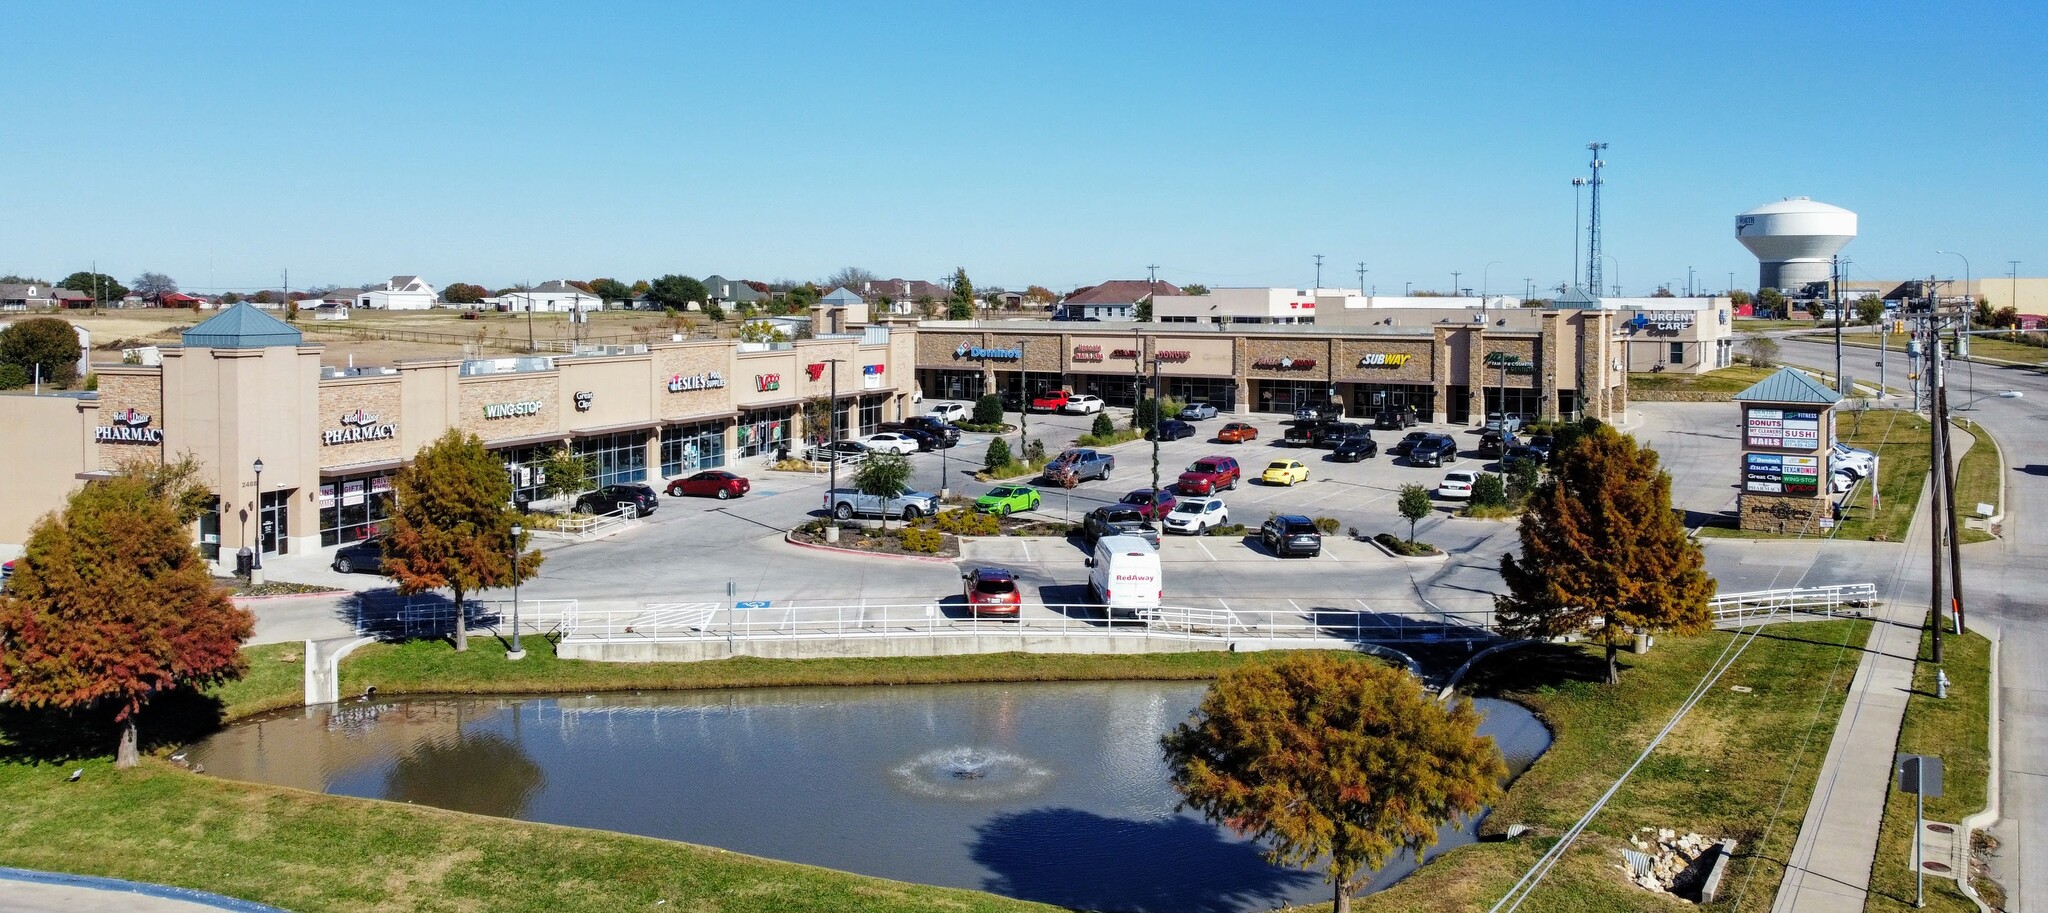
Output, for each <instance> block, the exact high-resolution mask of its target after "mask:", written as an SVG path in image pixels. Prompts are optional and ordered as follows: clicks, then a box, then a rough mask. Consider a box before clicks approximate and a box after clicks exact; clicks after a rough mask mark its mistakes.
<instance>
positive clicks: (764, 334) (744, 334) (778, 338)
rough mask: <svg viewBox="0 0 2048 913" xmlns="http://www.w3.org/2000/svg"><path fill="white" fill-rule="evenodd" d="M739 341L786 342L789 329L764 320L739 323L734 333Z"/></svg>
mask: <svg viewBox="0 0 2048 913" xmlns="http://www.w3.org/2000/svg"><path fill="white" fill-rule="evenodd" d="M735 335H736V336H737V337H738V339H739V341H741V342H788V341H789V331H788V330H785V329H783V328H781V327H779V326H776V325H775V324H772V323H768V322H765V321H755V322H753V323H743V324H740V331H739V332H738V333H737V334H735Z"/></svg>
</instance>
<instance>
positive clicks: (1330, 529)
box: [1314, 517, 1343, 536]
mask: <svg viewBox="0 0 2048 913" xmlns="http://www.w3.org/2000/svg"><path fill="white" fill-rule="evenodd" d="M1314 522H1315V524H1316V532H1319V533H1322V534H1323V535H1325V536H1331V535H1335V534H1336V532H1337V530H1338V529H1339V528H1341V527H1342V526H1343V524H1341V523H1338V522H1337V518H1336V517H1317V518H1315V521H1314Z"/></svg>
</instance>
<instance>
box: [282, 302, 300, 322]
mask: <svg viewBox="0 0 2048 913" xmlns="http://www.w3.org/2000/svg"><path fill="white" fill-rule="evenodd" d="M284 321H285V322H286V323H298V322H299V301H298V299H296V298H294V299H292V300H290V301H287V302H285V303H284Z"/></svg>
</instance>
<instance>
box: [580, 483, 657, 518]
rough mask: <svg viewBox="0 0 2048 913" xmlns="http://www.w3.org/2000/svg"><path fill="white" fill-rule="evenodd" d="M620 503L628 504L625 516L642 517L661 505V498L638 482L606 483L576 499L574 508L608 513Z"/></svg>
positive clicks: (589, 512) (584, 511)
mask: <svg viewBox="0 0 2048 913" xmlns="http://www.w3.org/2000/svg"><path fill="white" fill-rule="evenodd" d="M621 505H630V509H629V510H628V512H627V514H626V516H629V517H644V516H647V515H648V514H651V513H654V509H655V508H656V507H660V506H661V499H660V498H658V497H656V496H655V494H654V489H653V488H650V487H648V486H646V485H643V484H641V483H639V482H631V483H628V484H625V485H606V486H605V487H603V488H600V489H598V490H596V491H593V492H591V493H589V494H587V495H584V496H583V497H580V498H577V499H576V509H577V510H578V511H580V512H582V513H586V514H608V513H611V512H612V511H615V510H619V509H620V507H621Z"/></svg>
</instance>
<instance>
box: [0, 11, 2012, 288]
mask: <svg viewBox="0 0 2048 913" xmlns="http://www.w3.org/2000/svg"><path fill="white" fill-rule="evenodd" d="M0 35H5V36H7V39H6V40H7V43H8V45H9V47H10V48H12V49H14V50H13V51H11V52H10V56H12V57H13V61H12V62H11V63H10V64H9V66H8V74H7V76H6V77H5V78H4V79H0V113H4V115H5V117H6V120H7V126H8V127H9V129H8V130H7V135H8V140H7V141H6V142H5V143H0V273H6V272H19V273H25V274H31V275H39V276H42V277H45V278H49V279H57V278H60V277H61V276H62V275H64V274H66V273H69V272H71V271H73V270H77V269H84V268H86V267H87V265H88V262H89V261H91V260H93V259H95V258H97V260H98V263H99V265H100V267H101V269H102V271H104V272H109V273H112V274H114V275H116V276H117V277H120V278H122V279H124V280H125V279H127V278H129V277H131V276H133V275H135V274H137V273H139V272H142V271H144V270H156V271H160V272H166V273H169V274H171V275H172V276H174V277H175V278H177V279H178V280H179V281H180V282H181V283H182V284H183V285H184V286H186V287H187V288H189V289H207V288H217V289H227V288H236V287H242V288H249V287H259V286H263V285H266V284H268V285H273V286H274V285H275V284H276V282H277V281H278V278H277V277H278V273H279V271H280V269H283V268H289V269H290V270H291V276H292V284H293V286H294V287H304V286H308V285H313V284H319V283H332V284H355V283H359V282H363V281H365V280H370V279H375V278H382V277H385V276H389V275H391V274H394V273H418V274H421V275H424V276H425V277H427V278H428V279H429V280H430V281H434V282H437V283H441V284H446V283H448V282H453V281H469V282H478V283H481V284H484V285H490V286H497V285H504V284H510V283H512V282H517V281H521V280H530V281H535V282H538V281H541V280H544V279H550V278H559V277H567V278H592V277H596V276H614V277H620V278H625V279H634V278H643V277H651V276H655V275H659V274H662V273H669V272H680V273H688V274H692V275H697V276H703V275H707V274H710V273H721V274H723V275H726V276H729V277H745V278H755V279H763V280H772V279H777V278H784V277H788V278H797V279H808V278H818V277H822V276H824V275H825V274H827V273H829V272H831V271H833V270H835V269H836V268H838V267H842V266H847V265H858V266H862V267H865V268H867V269H870V270H873V271H875V272H877V273H879V274H881V275H883V276H902V277H905V278H929V279H936V278H939V277H940V276H942V275H945V274H947V273H950V272H951V270H952V268H953V267H955V266H964V267H966V268H967V270H968V272H969V274H970V275H971V276H972V277H973V278H974V279H975V280H976V281H977V282H978V283H980V284H1000V285H1004V286H1008V287H1011V288H1021V287H1023V286H1024V285H1026V284H1029V283H1037V284H1042V285H1046V286H1050V287H1053V288H1055V289H1061V290H1064V289H1067V288H1071V287H1073V286H1076V285H1082V284H1090V283H1094V282H1098V281H1101V280H1104V279H1110V278H1142V277H1143V276H1144V275H1145V269H1144V267H1145V266H1146V265H1147V264H1158V265H1159V267H1160V270H1159V275H1160V277H1161V278H1164V279H1170V280H1173V281H1176V282H1183V283H1186V282H1201V283H1205V284H1208V285H1211V286H1227V285H1291V284H1305V283H1307V282H1309V281H1311V280H1312V278H1313V261H1312V259H1311V255H1312V254H1317V253H1321V254H1325V255H1327V258H1326V265H1325V267H1324V281H1325V284H1329V285H1334V284H1338V283H1339V282H1340V281H1343V282H1355V281H1356V274H1355V270H1356V264H1357V263H1358V262H1359V261H1361V260H1363V261H1365V262H1366V264H1367V265H1368V267H1369V268H1370V270H1371V272H1370V273H1368V274H1367V283H1368V284H1370V285H1376V286H1377V287H1378V289H1379V291H1380V292H1381V293H1382V294H1385V293H1388V292H1389V291H1390V290H1391V292H1392V293H1396V294H1398V293H1399V292H1400V290H1401V289H1402V287H1403V283H1404V282H1413V283H1414V285H1415V287H1416V288H1440V289H1448V288H1449V287H1450V286H1451V273H1452V271H1453V270H1459V271H1462V272H1463V273H1464V278H1463V280H1462V281H1461V282H1460V284H1461V285H1464V286H1467V287H1471V288H1474V289H1475V290H1476V289H1479V288H1480V287H1481V284H1482V282H1484V283H1486V284H1487V285H1488V286H1490V289H1491V290H1492V291H1494V292H1496V293H1503V292H1513V293H1520V292H1521V290H1522V289H1523V283H1524V279H1525V278H1527V279H1531V280H1533V281H1534V282H1535V284H1537V285H1538V286H1542V285H1544V284H1552V285H1554V284H1556V283H1557V282H1559V281H1562V280H1565V279H1567V278H1569V277H1570V276H1571V275H1572V267H1573V264H1572V263H1571V260H1572V256H1571V251H1572V243H1573V234H1574V232H1573V224H1572V222H1573V218H1572V212H1573V201H1572V197H1573V191H1572V187H1571V183H1570V181H1571V178H1572V177H1574V176H1580V175H1583V174H1584V173H1585V165H1586V161H1587V158H1588V155H1587V153H1586V150H1585V148H1584V147H1585V144H1586V143H1587V142H1588V141H1590V140H1596V139H1597V140H1601V141H1604V142H1607V143H1609V144H1610V148H1609V149H1608V150H1607V152H1606V154H1605V155H1606V159H1607V162H1608V169H1607V171H1606V180H1607V184H1606V186H1605V193H1604V202H1605V208H1606V221H1605V226H1604V229H1605V231H1604V234H1605V242H1606V250H1607V252H1608V253H1610V254H1612V255H1613V256H1614V258H1615V261H1616V267H1618V272H1619V279H1620V282H1621V284H1622V285H1623V286H1624V291H1625V292H1627V293H1630V294H1646V293H1647V292H1648V291H1649V289H1650V288H1652V287H1653V286H1655V285H1657V284H1662V283H1665V282H1668V281H1671V280H1673V279H1676V280H1677V281H1678V284H1679V285H1680V287H1681V288H1682V287H1683V285H1684V282H1685V277H1686V268H1687V267H1688V266H1691V267H1694V268H1695V269H1696V271H1697V276H1698V279H1697V280H1696V281H1697V282H1698V283H1699V284H1700V285H1701V286H1703V287H1713V288H1720V287H1722V286H1725V285H1726V284H1727V282H1728V275H1729V273H1730V272H1733V273H1734V275H1735V280H1736V283H1737V284H1738V285H1741V286H1753V285H1754V284H1755V280H1756V266H1755V261H1754V260H1753V259H1752V258H1751V257H1750V256H1749V255H1748V254H1747V252H1745V251H1744V250H1743V249H1742V248H1741V247H1740V246H1739V245H1738V244H1737V243H1736V242H1735V241H1734V239H1733V237H1732V235H1733V216H1734V215H1735V213H1737V212H1740V211H1742V210H1744V209H1747V208H1749V207H1751V206H1755V205H1757V204H1760V203H1764V202H1768V201H1771V200H1776V199H1778V198H1780V197H1783V196H1788V195H1800V194H1803V195H1810V196H1812V197H1813V198H1815V199H1817V200H1823V201H1826V202H1830V203H1834V204H1836V205H1840V206H1844V207H1847V208H1849V209H1853V210H1855V211H1857V212H1858V213H1859V214H1860V216H1861V225H1862V236H1861V237H1860V238H1859V239H1858V240H1857V241H1855V242H1854V243H1853V244H1851V245H1850V246H1849V248H1848V249H1847V250H1846V251H1845V252H1844V256H1846V257H1849V258H1850V259H1852V260H1853V261H1854V265H1852V266H1851V267H1848V268H1847V269H1845V273H1846V274H1848V275H1849V276H1851V277H1852V278H1863V277H1872V278H1895V277H1903V276H1910V275H1926V274H1929V273H1935V274H1939V275H1942V276H1950V275H1960V273H1961V271H1962V262H1961V261H1960V260H1959V259H1958V258H1955V257H1947V256H1941V255H1938V254H1936V253H1935V252H1934V251H1935V250H1936V249H1949V250H1958V251H1961V252H1962V253H1964V254H1965V255H1966V256H1968V257H1969V258H1970V260H1971V262H1972V265H1973V267H1974V271H1975V274H1976V275H1977V276H1978V277H1983V276H1986V275H1997V274H2003V273H2004V272H2005V271H2006V269H2007V266H2006V262H2005V261H2007V260H2011V259H2019V260H2022V261H2024V262H2023V263H2022V264H2021V266H2020V272H2021V274H2022V275H2043V274H2048V245H2044V234H2048V229H2044V226H2048V218H2044V217H2043V216H2042V213H2044V212H2048V173H2044V172H2048V167H2044V165H2043V162H2044V161H2048V115H2044V112H2048V58H2044V55H2042V54H2041V49H2042V48H2043V47H2048V7H2044V6H2043V5H2042V4H2040V3H2038V2H2034V3H2025V2H2011V3H2002V2H1987V3H1972V4H1926V3H1917V4H1909V3H1901V2H1890V0H1882V2H1872V3H1800V2H1791V3H1757V4H1750V3H1699V4H1693V3H1688V4H1642V3H1581V4H1570V5H1567V4H1549V3H1528V4H1495V3H1460V2H1452V3H1430V4H1380V3H1346V4H1322V3H1293V4H1224V3H1200V2H1193V3H1187V2H1183V3H1158V4H1140V3H1101V2H1096V3H1075V4H1064V3H1059V4H1055V3H1022V4H975V3H936V2H935V3H926V4H908V3H903V4H881V3H876V4H866V3H861V4H821V5H805V4H780V3H765V2H762V3H756V2H749V3H730V2H726V3H710V4H686V3H649V4H635V3H604V4H598V3H592V4H559V5H558V4H528V3H488V4H455V3H402V4H381V3H343V4H298V3H260V4H259V3H250V4H225V3H192V4H140V3H35V4H30V3H10V4H5V5H4V6H0ZM23 49H35V51H36V53H33V54H28V55H25V56H24V55H22V53H21V52H22V50H23ZM1493 261H1498V263H1496V264H1495V265H1493V266H1491V267H1490V268H1489V267H1488V266H1487V264H1488V263H1490V262H1493ZM1616 267H1610V268H1609V276H1608V280H1609V282H1610V283H1611V282H1613V281H1614V279H1615V275H1614V272H1615V268H1616Z"/></svg>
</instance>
